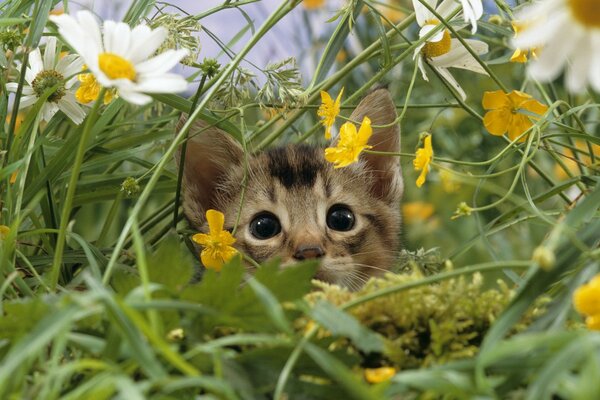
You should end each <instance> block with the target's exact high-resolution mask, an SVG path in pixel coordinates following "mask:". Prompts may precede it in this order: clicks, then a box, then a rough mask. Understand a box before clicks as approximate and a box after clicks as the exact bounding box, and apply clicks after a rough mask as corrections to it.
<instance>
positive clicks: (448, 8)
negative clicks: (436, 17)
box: [435, 0, 457, 20]
mask: <svg viewBox="0 0 600 400" xmlns="http://www.w3.org/2000/svg"><path fill="white" fill-rule="evenodd" d="M456 6H457V4H456V3H455V2H454V0H444V1H442V2H441V3H440V5H439V6H437V7H436V8H435V11H437V13H438V14H440V16H441V17H443V18H444V19H445V20H447V19H448V17H449V16H450V14H452V11H454V9H456Z"/></svg>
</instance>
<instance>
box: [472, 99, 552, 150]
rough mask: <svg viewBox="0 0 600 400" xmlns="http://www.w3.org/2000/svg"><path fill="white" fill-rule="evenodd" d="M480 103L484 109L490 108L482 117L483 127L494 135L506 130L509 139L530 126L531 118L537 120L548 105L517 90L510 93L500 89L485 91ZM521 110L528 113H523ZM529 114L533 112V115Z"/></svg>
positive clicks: (513, 138) (531, 123) (514, 137)
mask: <svg viewBox="0 0 600 400" xmlns="http://www.w3.org/2000/svg"><path fill="white" fill-rule="evenodd" d="M482 103H483V108H484V109H486V110H490V111H488V112H487V113H486V114H485V116H484V117H483V125H484V126H485V128H486V129H487V130H488V131H489V132H490V133H491V134H492V135H496V136H502V135H504V134H505V133H507V132H508V137H509V138H510V140H515V139H516V138H517V137H519V136H520V135H521V134H522V133H523V132H525V131H526V130H527V129H529V128H531V126H532V125H533V122H531V119H534V120H538V119H540V117H541V116H542V115H544V114H545V113H546V111H548V106H546V105H544V104H542V103H540V102H539V101H537V100H535V99H534V98H533V97H531V96H530V95H528V94H527V93H523V92H520V91H518V90H513V91H512V92H510V93H505V92H504V91H502V90H496V91H493V92H485V93H484V94H483V101H482ZM523 111H525V112H527V113H529V114H524V113H523ZM530 114H535V116H534V115H530ZM524 140H525V137H523V138H521V139H520V140H519V141H520V142H523V141H524Z"/></svg>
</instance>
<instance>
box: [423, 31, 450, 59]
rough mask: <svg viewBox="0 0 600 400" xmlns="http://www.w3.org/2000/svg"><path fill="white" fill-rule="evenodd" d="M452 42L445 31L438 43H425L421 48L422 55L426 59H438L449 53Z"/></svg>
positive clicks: (448, 33)
mask: <svg viewBox="0 0 600 400" xmlns="http://www.w3.org/2000/svg"><path fill="white" fill-rule="evenodd" d="M451 47H452V41H451V40H450V32H449V31H448V30H447V29H445V30H444V36H442V40H440V41H439V42H427V43H425V46H424V47H423V50H421V51H422V52H423V55H424V56H425V57H427V58H433V57H439V56H441V55H444V54H446V53H448V52H449V51H450V48H451Z"/></svg>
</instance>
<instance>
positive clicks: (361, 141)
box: [325, 117, 373, 168]
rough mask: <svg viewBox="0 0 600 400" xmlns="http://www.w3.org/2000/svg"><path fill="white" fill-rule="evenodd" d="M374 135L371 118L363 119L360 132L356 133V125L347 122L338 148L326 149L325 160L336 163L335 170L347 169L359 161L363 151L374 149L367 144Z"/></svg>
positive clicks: (341, 133)
mask: <svg viewBox="0 0 600 400" xmlns="http://www.w3.org/2000/svg"><path fill="white" fill-rule="evenodd" d="M372 134H373V129H372V128H371V120H370V119H369V117H364V118H363V120H362V123H361V124H360V128H359V129H358V132H357V131H356V125H354V124H353V123H352V122H346V123H345V124H344V125H342V127H341V128H340V138H339V140H338V142H337V145H336V147H328V148H326V149H325V159H326V160H327V161H329V162H331V163H334V164H335V166H334V168H342V167H347V166H348V165H350V164H352V163H354V162H356V161H358V157H359V156H360V153H361V152H362V151H363V150H365V149H370V148H372V147H373V146H369V145H368V144H367V143H368V142H369V138H370V137H371V135H372Z"/></svg>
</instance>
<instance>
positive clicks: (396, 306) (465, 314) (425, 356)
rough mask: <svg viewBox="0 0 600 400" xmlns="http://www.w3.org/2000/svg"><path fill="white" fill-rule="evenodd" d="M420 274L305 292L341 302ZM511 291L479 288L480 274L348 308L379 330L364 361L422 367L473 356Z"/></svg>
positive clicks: (311, 296) (503, 286)
mask: <svg viewBox="0 0 600 400" xmlns="http://www.w3.org/2000/svg"><path fill="white" fill-rule="evenodd" d="M422 277H423V275H422V274H421V273H420V272H416V270H415V271H414V272H411V273H408V274H391V273H389V274H387V275H385V276H384V277H382V278H374V279H371V280H370V281H369V282H368V283H367V284H366V285H365V286H364V287H363V288H362V289H361V290H360V291H358V292H350V291H348V290H347V289H344V288H341V287H338V286H335V285H328V284H323V283H318V286H319V287H320V289H321V290H320V291H318V292H314V293H311V294H309V295H307V296H306V299H307V300H308V301H309V302H310V303H314V302H316V301H317V300H320V299H326V300H328V301H330V302H331V303H333V304H336V305H341V304H343V303H345V302H347V301H349V300H353V299H355V298H359V297H361V296H364V295H366V294H369V293H372V292H374V291H376V290H379V289H383V288H387V287H392V286H397V285H398V284H405V283H409V282H414V281H416V280H420V279H422ZM513 295H514V292H513V291H512V290H510V289H509V288H508V287H507V286H506V284H505V283H504V282H502V281H499V282H498V285H497V288H495V289H487V290H484V281H483V278H482V276H481V274H478V273H476V274H474V275H472V276H471V277H470V278H467V277H465V276H461V277H458V278H455V279H448V280H444V281H441V282H439V283H437V284H431V285H423V286H417V287H414V288H411V289H408V290H404V291H399V292H396V293H393V294H390V295H387V296H384V297H380V298H377V299H374V300H372V301H369V302H367V303H365V304H362V305H359V306H357V307H355V308H353V309H351V310H350V311H349V312H350V313H351V314H352V315H353V316H354V317H356V318H357V319H358V320H359V321H361V322H362V323H363V324H364V325H365V326H367V327H369V328H370V329H372V330H373V331H375V332H377V333H379V334H380V335H381V336H382V337H383V338H384V341H385V351H384V353H383V354H382V355H381V357H380V358H379V359H378V360H376V361H373V356H372V355H371V356H369V357H368V358H369V360H370V361H369V362H368V364H371V365H374V364H375V365H376V364H380V365H384V364H385V365H393V366H394V367H396V368H398V369H409V368H418V367H427V366H431V365H435V364H442V363H446V362H448V361H452V360H457V359H463V358H468V357H473V356H474V355H475V354H477V352H478V350H479V346H480V344H481V342H482V340H483V337H484V335H485V334H486V332H487V330H488V329H489V327H490V326H491V325H492V323H493V322H494V321H495V320H496V318H497V317H498V315H499V314H500V313H501V312H502V311H503V310H504V309H505V308H506V307H507V305H508V304H509V302H510V300H511V299H512V297H513ZM542 303H543V301H540V304H538V305H537V306H534V307H532V309H531V310H530V311H529V312H528V313H527V314H526V315H525V317H524V318H523V320H522V321H521V323H520V324H519V325H518V326H517V328H516V329H515V331H514V332H513V333H515V332H516V331H518V330H523V329H524V328H525V327H527V326H528V325H529V324H530V323H531V322H532V320H533V319H534V318H535V316H537V315H538V314H540V313H541V312H542V311H543V305H542Z"/></svg>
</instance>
